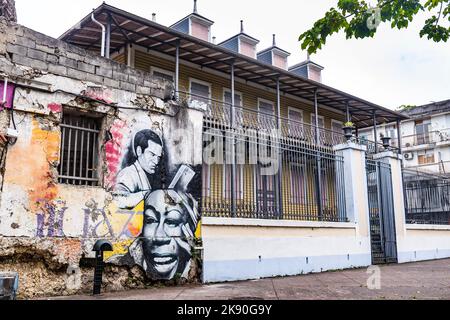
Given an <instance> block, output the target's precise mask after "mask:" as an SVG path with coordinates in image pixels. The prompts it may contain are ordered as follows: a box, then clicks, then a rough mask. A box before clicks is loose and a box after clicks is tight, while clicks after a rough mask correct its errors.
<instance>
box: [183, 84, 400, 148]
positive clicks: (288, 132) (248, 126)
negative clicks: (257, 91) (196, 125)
mask: <svg viewBox="0 0 450 320" xmlns="http://www.w3.org/2000/svg"><path fill="white" fill-rule="evenodd" d="M179 99H180V100H182V101H184V102H186V103H188V104H189V105H192V104H195V105H197V106H199V107H202V108H203V109H205V110H206V112H205V121H206V122H208V123H209V127H211V128H217V129H227V128H232V127H233V128H234V129H238V130H255V131H266V132H270V131H271V130H276V129H278V121H279V122H280V129H281V130H280V132H281V138H283V139H290V140H292V141H293V140H295V141H296V142H297V143H301V144H303V145H305V146H308V147H314V148H325V149H328V150H331V149H332V148H333V146H336V145H340V144H343V143H345V142H347V139H346V138H345V136H344V134H343V132H337V131H333V130H330V129H326V128H322V127H319V128H318V130H316V128H317V127H316V126H315V125H312V124H308V123H304V122H300V121H296V120H292V119H288V118H285V117H280V119H278V117H277V116H276V115H275V114H265V113H262V112H260V111H258V110H255V109H250V108H246V107H241V106H234V107H233V106H232V105H231V104H229V103H225V102H223V101H218V100H214V99H206V98H204V97H201V96H197V95H195V94H190V93H186V92H179ZM232 114H233V116H234V117H233V118H232ZM233 119H234V120H233ZM232 120H233V123H232ZM317 131H318V133H317ZM351 141H352V142H354V143H357V144H360V145H364V146H366V147H367V152H368V154H375V153H377V152H382V151H385V148H384V147H383V145H382V144H381V143H375V142H373V141H370V140H367V139H360V138H358V137H353V138H352V140H351ZM391 142H392V144H391V146H390V150H392V151H394V152H397V150H398V149H397V148H396V143H395V141H393V140H392V141H391Z"/></svg>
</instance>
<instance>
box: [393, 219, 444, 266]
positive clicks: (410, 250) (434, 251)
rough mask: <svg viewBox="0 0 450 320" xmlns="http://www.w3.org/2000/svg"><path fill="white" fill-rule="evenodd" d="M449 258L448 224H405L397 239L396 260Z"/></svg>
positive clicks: (400, 261) (413, 260)
mask: <svg viewBox="0 0 450 320" xmlns="http://www.w3.org/2000/svg"><path fill="white" fill-rule="evenodd" d="M447 258H450V226H427V225H406V231H405V234H404V236H403V237H400V238H399V239H398V262H399V263H408V262H417V261H426V260H437V259H447Z"/></svg>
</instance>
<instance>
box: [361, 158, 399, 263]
mask: <svg viewBox="0 0 450 320" xmlns="http://www.w3.org/2000/svg"><path fill="white" fill-rule="evenodd" d="M366 174H367V188H368V204H369V223H370V239H371V246H372V263H373V264H380V263H395V262H397V246H396V230H395V218H394V203H393V199H394V198H393V196H394V195H393V191H392V171H391V166H390V165H389V164H387V163H383V162H381V161H374V160H371V159H366Z"/></svg>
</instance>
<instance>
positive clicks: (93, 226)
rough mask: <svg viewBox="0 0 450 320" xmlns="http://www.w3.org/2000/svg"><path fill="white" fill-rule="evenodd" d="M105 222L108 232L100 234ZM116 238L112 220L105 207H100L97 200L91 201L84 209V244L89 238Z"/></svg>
mask: <svg viewBox="0 0 450 320" xmlns="http://www.w3.org/2000/svg"><path fill="white" fill-rule="evenodd" d="M103 224H106V226H107V229H108V232H107V233H106V234H101V235H99V234H98V229H99V228H100V226H102V225H103ZM101 237H102V238H114V237H115V234H114V230H113V228H112V225H111V222H110V221H109V219H108V215H107V214H106V213H105V211H104V210H103V209H99V208H98V204H97V203H96V202H95V201H93V200H92V201H91V203H89V205H88V208H86V209H84V225H83V245H84V244H85V243H86V241H87V240H89V239H98V238H101Z"/></svg>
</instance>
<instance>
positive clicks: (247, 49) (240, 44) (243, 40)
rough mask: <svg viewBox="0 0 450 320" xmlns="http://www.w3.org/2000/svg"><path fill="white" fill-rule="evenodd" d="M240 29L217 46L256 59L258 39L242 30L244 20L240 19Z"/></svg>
mask: <svg viewBox="0 0 450 320" xmlns="http://www.w3.org/2000/svg"><path fill="white" fill-rule="evenodd" d="M240 31H241V32H240V33H238V34H237V35H235V36H233V37H231V38H229V39H228V40H225V41H223V42H221V43H219V46H222V47H224V48H227V49H229V50H231V51H234V52H237V53H240V54H243V55H245V56H248V57H251V58H253V59H256V46H257V44H258V43H259V40H257V39H255V38H253V37H251V36H249V35H248V34H246V33H245V32H244V20H241V29H240Z"/></svg>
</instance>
